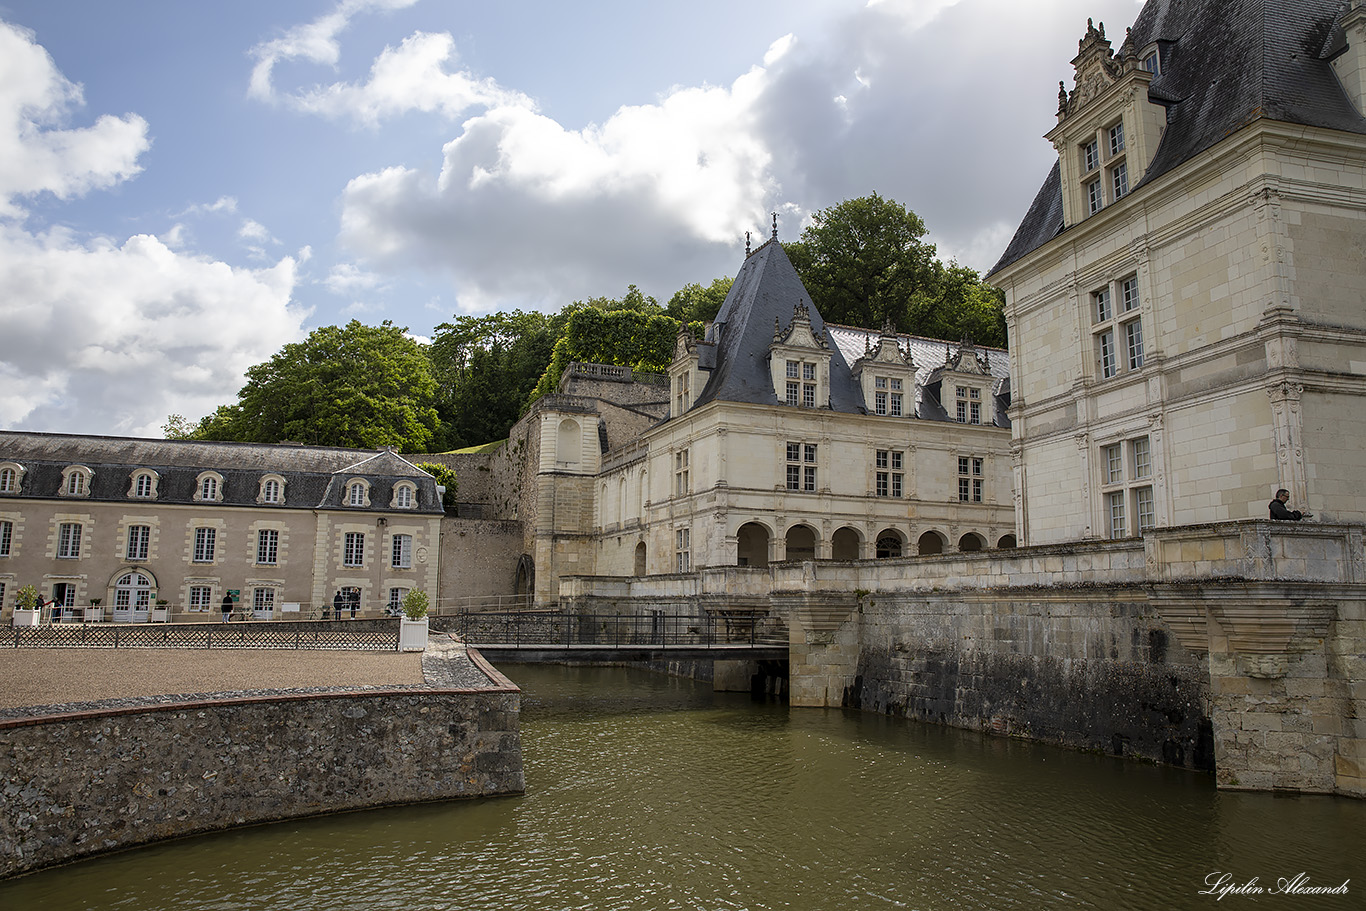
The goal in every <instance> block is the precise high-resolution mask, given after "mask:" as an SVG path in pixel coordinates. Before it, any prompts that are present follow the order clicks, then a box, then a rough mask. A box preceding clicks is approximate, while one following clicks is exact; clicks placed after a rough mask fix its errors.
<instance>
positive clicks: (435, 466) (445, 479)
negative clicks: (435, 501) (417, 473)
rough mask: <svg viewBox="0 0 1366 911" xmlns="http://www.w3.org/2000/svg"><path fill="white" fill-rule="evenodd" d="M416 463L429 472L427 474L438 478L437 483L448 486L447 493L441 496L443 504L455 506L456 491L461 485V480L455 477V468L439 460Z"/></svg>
mask: <svg viewBox="0 0 1366 911" xmlns="http://www.w3.org/2000/svg"><path fill="white" fill-rule="evenodd" d="M414 464H416V465H417V467H418V468H421V469H422V470H423V471H425V472H427V474H429V475H431V476H432V477H434V478H436V483H437V484H440V485H441V486H442V487H444V488H446V493H445V494H444V495H442V497H441V505H443V506H454V505H455V492H456V490H457V489H458V488H459V486H460V483H459V481H457V480H456V477H455V469H454V468H451V467H450V466H449V465H441V464H439V463H437V462H416V463H414Z"/></svg>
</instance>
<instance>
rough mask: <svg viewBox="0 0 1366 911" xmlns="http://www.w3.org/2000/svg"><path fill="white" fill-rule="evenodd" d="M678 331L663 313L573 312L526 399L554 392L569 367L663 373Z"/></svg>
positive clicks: (587, 309) (671, 320)
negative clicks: (583, 363)
mask: <svg viewBox="0 0 1366 911" xmlns="http://www.w3.org/2000/svg"><path fill="white" fill-rule="evenodd" d="M678 326H679V323H678V320H676V319H673V318H671V317H668V316H665V315H664V314H663V313H662V312H646V311H640V310H600V309H598V308H596V307H581V308H579V309H577V310H573V311H572V312H571V313H570V314H569V320H568V322H567V323H566V324H565V331H564V335H562V336H561V337H560V339H559V340H558V341H557V342H555V349H554V353H553V354H552V355H551V358H550V364H549V366H547V367H546V370H545V373H543V374H542V375H541V379H540V382H538V383H537V384H536V388H535V389H534V390H532V393H531V398H532V399H536V398H539V397H540V396H542V395H545V394H546V393H549V392H554V391H555V389H556V388H557V387H558V386H559V384H560V377H561V376H563V375H564V370H565V368H566V367H568V366H569V365H570V364H571V363H573V362H574V361H587V362H590V363H594V364H617V365H619V366H622V367H630V368H631V369H632V370H638V371H642V372H645V373H664V372H665V371H667V370H668V369H669V362H670V361H671V360H673V350H674V341H675V340H676V339H677V337H678Z"/></svg>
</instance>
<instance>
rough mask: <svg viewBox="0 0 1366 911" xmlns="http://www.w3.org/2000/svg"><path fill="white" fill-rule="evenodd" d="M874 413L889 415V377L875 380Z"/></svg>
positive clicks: (880, 377)
mask: <svg viewBox="0 0 1366 911" xmlns="http://www.w3.org/2000/svg"><path fill="white" fill-rule="evenodd" d="M873 412H874V413H875V414H886V413H887V377H885V376H878V377H874V378H873Z"/></svg>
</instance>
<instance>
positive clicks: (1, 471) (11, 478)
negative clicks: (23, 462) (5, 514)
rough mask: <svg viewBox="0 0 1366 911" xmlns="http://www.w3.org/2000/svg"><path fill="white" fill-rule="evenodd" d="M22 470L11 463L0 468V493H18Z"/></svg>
mask: <svg viewBox="0 0 1366 911" xmlns="http://www.w3.org/2000/svg"><path fill="white" fill-rule="evenodd" d="M23 476H24V469H23V468H21V467H19V466H18V465H16V464H15V463H13V462H11V463H10V464H8V465H5V466H3V467H0V493H18V492H19V485H20V483H21V481H22V479H23Z"/></svg>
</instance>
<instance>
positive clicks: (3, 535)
mask: <svg viewBox="0 0 1366 911" xmlns="http://www.w3.org/2000/svg"><path fill="white" fill-rule="evenodd" d="M13 546H14V523H13V522H9V521H4V522H0V557H8V556H9V555H10V553H11V550H10V548H12V547H13Z"/></svg>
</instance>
